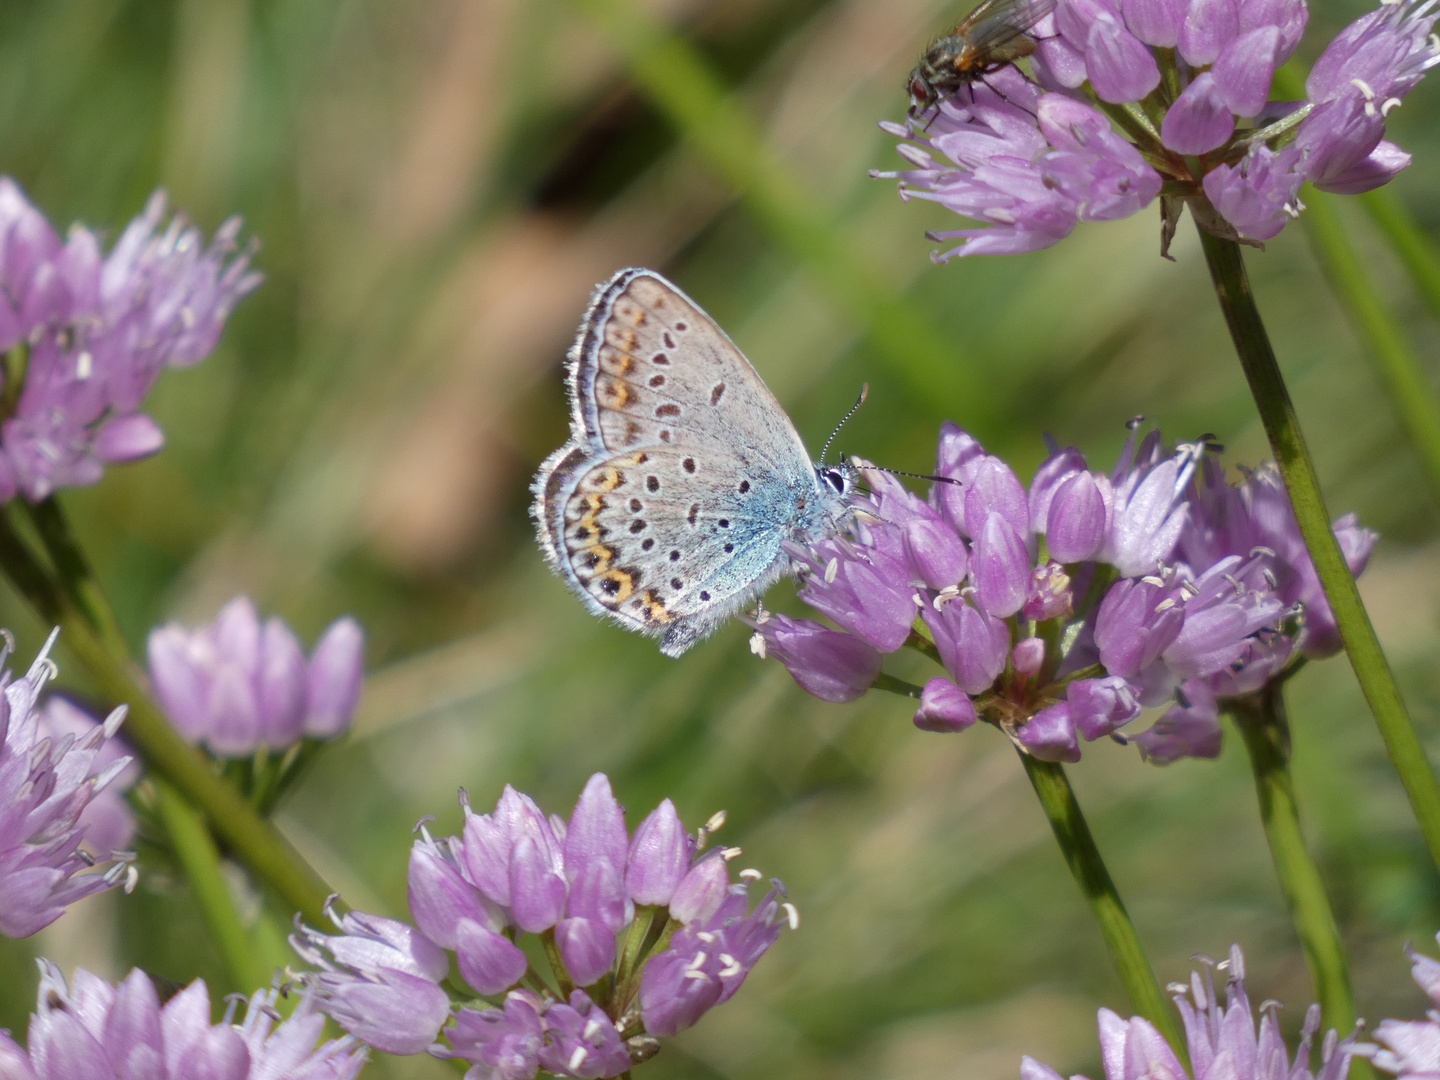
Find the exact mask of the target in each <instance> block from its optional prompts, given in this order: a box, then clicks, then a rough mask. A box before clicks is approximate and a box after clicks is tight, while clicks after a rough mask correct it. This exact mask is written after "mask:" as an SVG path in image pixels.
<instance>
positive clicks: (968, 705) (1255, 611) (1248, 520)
mask: <svg viewBox="0 0 1440 1080" xmlns="http://www.w3.org/2000/svg"><path fill="white" fill-rule="evenodd" d="M1215 449H1216V448H1215V447H1214V446H1212V445H1210V444H1209V443H1207V442H1199V443H1194V444H1188V445H1185V444H1182V445H1180V446H1178V447H1175V448H1173V449H1171V448H1168V447H1167V446H1166V445H1165V444H1164V442H1163V441H1162V440H1161V438H1160V434H1159V432H1155V431H1152V432H1150V433H1149V434H1147V435H1145V436H1144V437H1143V438H1141V437H1140V434H1139V426H1138V423H1137V424H1132V425H1131V431H1130V435H1129V437H1128V438H1127V440H1126V442H1125V446H1124V448H1123V450H1122V451H1121V454H1120V457H1119V460H1118V462H1117V464H1116V466H1115V467H1114V468H1113V469H1112V470H1111V471H1110V472H1109V473H1100V472H1095V471H1092V470H1091V469H1090V468H1089V466H1088V465H1087V464H1086V461H1085V458H1084V457H1083V456H1082V455H1081V454H1080V452H1079V451H1078V450H1076V449H1075V448H1073V447H1070V448H1065V449H1062V448H1060V447H1058V446H1054V445H1052V446H1051V454H1050V457H1049V458H1048V459H1047V460H1046V461H1045V462H1044V463H1043V464H1042V465H1041V466H1040V468H1039V470H1038V471H1037V472H1036V474H1035V477H1034V480H1033V481H1032V482H1031V484H1030V485H1029V488H1028V490H1027V488H1026V486H1025V485H1024V484H1022V483H1021V482H1020V480H1019V479H1018V478H1017V477H1016V476H1015V474H1014V473H1013V472H1012V471H1011V470H1010V468H1009V467H1008V466H1007V465H1005V464H1004V462H1002V461H1000V460H999V459H998V458H995V457H993V456H991V455H989V454H986V453H985V450H984V448H983V447H982V446H980V444H979V443H978V442H976V441H975V440H974V439H973V438H971V437H970V436H969V435H967V434H966V433H965V432H963V431H962V430H961V429H959V428H957V427H955V426H954V425H952V424H946V425H945V426H944V427H943V428H942V429H941V437H940V446H939V450H938V453H937V465H936V469H935V473H936V477H937V478H938V479H937V480H936V481H935V482H934V483H933V484H932V486H931V490H930V492H929V498H928V500H921V499H920V498H919V497H918V496H916V495H913V494H911V493H910V492H909V491H907V490H906V489H905V488H904V486H903V485H902V484H901V482H900V480H899V479H897V478H896V477H895V476H893V475H891V474H889V473H885V472H883V471H880V470H877V469H874V468H873V467H871V466H868V465H866V464H865V463H863V462H862V463H859V465H858V467H859V469H860V470H861V471H862V472H863V473H864V474H865V476H866V478H867V480H868V482H869V484H870V487H871V492H870V495H869V498H868V501H866V500H865V499H864V498H863V497H857V499H856V504H855V509H856V511H857V513H856V520H855V524H854V525H853V527H852V529H851V533H850V535H848V536H845V537H837V538H832V539H828V540H824V541H821V542H820V543H819V544H816V545H815V546H814V548H812V549H810V550H809V551H804V550H801V549H798V548H797V549H796V551H795V563H796V565H797V566H798V567H799V571H798V573H799V576H800V579H801V581H802V588H801V590H800V597H801V599H803V600H805V601H806V602H807V603H809V604H810V605H811V606H812V607H814V608H816V609H817V610H818V611H820V612H821V613H822V614H824V615H827V616H829V617H830V618H831V619H832V620H833V621H835V622H836V623H838V624H839V626H840V629H830V628H828V627H825V626H823V625H822V624H820V623H818V622H812V621H809V620H804V619H801V620H794V619H789V618H786V617H785V616H771V615H767V614H763V613H762V614H761V615H760V616H758V621H756V622H754V623H753V624H752V625H755V626H756V628H757V632H756V635H755V642H756V648H755V651H756V652H757V653H758V654H759V655H761V656H762V657H763V656H766V655H770V654H773V655H774V656H775V657H776V658H777V659H779V660H780V661H781V663H783V664H784V665H785V666H786V667H787V668H788V669H789V670H790V673H791V674H792V675H793V676H794V677H795V680H796V682H798V683H799V684H800V686H801V687H802V688H804V689H805V690H807V691H808V692H810V693H811V694H813V695H814V696H816V697H820V698H822V699H824V700H827V701H850V700H853V699H854V698H856V697H858V696H860V695H861V694H863V693H864V692H865V691H866V690H867V689H868V688H869V687H871V686H873V685H875V684H876V682H877V680H879V679H881V678H882V672H881V662H882V660H883V654H885V653H889V652H893V651H895V650H896V649H898V648H899V647H900V645H901V644H913V645H915V646H916V647H917V648H919V649H920V651H922V652H925V653H926V654H927V655H929V656H931V658H932V659H935V660H937V661H938V662H939V664H940V665H941V667H943V668H944V675H943V676H938V675H937V676H934V677H931V678H929V679H928V680H927V681H926V682H925V683H924V685H923V687H919V686H917V687H914V688H913V689H910V690H909V691H908V692H909V693H911V694H913V695H914V696H916V697H918V698H919V699H920V700H919V708H918V709H917V710H916V712H915V725H916V726H917V727H919V728H921V729H923V730H926V731H937V732H954V731H963V730H964V729H966V728H968V727H970V726H972V725H973V724H974V723H975V722H976V720H985V721H986V722H988V723H990V724H992V725H995V726H997V727H999V728H1000V729H1001V730H1003V731H1004V732H1005V733H1006V734H1007V735H1009V736H1010V737H1011V738H1012V739H1014V741H1015V743H1016V745H1017V746H1018V747H1020V748H1021V749H1022V750H1024V751H1026V752H1028V753H1031V754H1033V755H1035V756H1037V757H1041V758H1045V759H1047V760H1060V761H1073V760H1075V759H1076V758H1078V757H1079V755H1080V748H1081V745H1082V740H1083V741H1086V742H1091V741H1094V740H1097V739H1100V738H1103V737H1106V736H1114V737H1115V738H1116V739H1117V740H1119V741H1125V740H1126V739H1127V738H1130V739H1133V740H1134V741H1135V742H1136V743H1137V744H1138V746H1139V747H1140V750H1141V752H1142V753H1143V754H1144V755H1145V756H1146V757H1147V758H1148V759H1149V760H1151V761H1154V762H1157V763H1163V762H1167V761H1173V760H1175V759H1176V758H1178V757H1185V756H1194V757H1214V756H1215V755H1216V754H1218V753H1219V749H1220V726H1219V720H1220V714H1221V712H1222V711H1223V710H1224V709H1225V708H1226V705H1225V701H1226V699H1233V698H1239V697H1242V696H1244V695H1248V694H1253V693H1257V692H1259V691H1260V690H1262V689H1263V688H1264V687H1265V686H1266V684H1267V683H1269V682H1270V681H1271V680H1272V679H1274V678H1277V677H1279V676H1280V675H1282V674H1283V673H1284V672H1285V671H1286V670H1287V668H1288V666H1289V665H1290V663H1291V662H1292V659H1293V658H1294V657H1296V656H1298V655H1305V656H1311V657H1314V656H1323V655H1327V654H1328V653H1329V652H1333V651H1335V649H1336V648H1338V642H1337V641H1335V640H1334V620H1333V617H1332V616H1331V614H1330V609H1329V607H1328V606H1327V605H1326V604H1325V601H1324V594H1323V593H1322V592H1321V590H1320V585H1319V580H1318V578H1317V577H1316V574H1315V569H1314V566H1313V565H1312V564H1311V562H1310V558H1309V555H1308V553H1307V551H1306V549H1305V546H1304V543H1303V541H1302V540H1301V538H1300V533H1299V528H1298V526H1297V525H1296V523H1295V517H1294V514H1293V512H1292V511H1291V509H1290V503H1289V499H1288V497H1287V495H1286V493H1285V490H1284V488H1283V487H1282V486H1281V485H1280V483H1279V479H1278V474H1277V473H1276V472H1275V470H1274V469H1273V468H1262V469H1259V470H1256V471H1254V472H1249V473H1246V474H1244V479H1243V481H1242V482H1241V483H1240V484H1239V485H1237V486H1231V485H1230V484H1228V483H1227V482H1226V480H1225V476H1224V472H1223V470H1222V469H1221V468H1220V466H1219V465H1218V463H1217V462H1216V460H1215V458H1214V451H1215ZM917 523H923V526H924V537H925V539H924V544H923V546H924V550H925V551H926V552H928V553H929V556H927V560H917V559H914V558H910V557H908V556H907V554H906V552H907V551H912V550H914V549H915V547H916V545H915V544H914V542H913V536H914V533H915V529H916V525H917ZM1335 532H1336V537H1337V538H1338V539H1339V541H1340V543H1341V546H1342V548H1343V549H1344V550H1345V552H1346V554H1347V557H1348V558H1349V560H1350V565H1351V569H1352V571H1354V572H1356V573H1358V572H1359V571H1360V570H1361V569H1363V567H1364V565H1365V562H1366V560H1367V559H1368V558H1369V554H1370V550H1371V548H1372V547H1373V546H1374V543H1375V534H1374V533H1373V532H1370V531H1368V530H1365V529H1361V528H1359V527H1358V526H1357V525H1356V523H1355V520H1354V518H1353V517H1347V518H1342V519H1341V520H1340V521H1338V522H1336V525H1335ZM1057 558H1058V559H1060V560H1061V561H1056V560H1057ZM942 566H943V567H945V568H946V569H945V570H944V571H943V572H942V571H940V570H939V569H937V568H939V567H942ZM954 574H959V575H960V577H959V578H958V580H957V579H955V578H954V577H953V575H954ZM842 583H843V584H842ZM1077 597H1078V599H1077ZM1077 606H1078V607H1079V610H1077ZM906 617H908V618H909V620H910V621H909V622H904V621H902V619H903V618H906ZM888 685H889V686H892V687H893V686H894V682H893V681H891V682H890V683H888ZM1160 706H1167V707H1168V710H1167V711H1166V712H1165V713H1164V715H1163V716H1161V718H1160V719H1159V720H1158V721H1157V722H1156V723H1155V724H1154V726H1153V727H1151V728H1150V730H1148V731H1146V732H1145V733H1143V734H1141V735H1138V736H1133V735H1132V736H1124V735H1120V734H1119V732H1120V729H1122V728H1124V727H1125V726H1126V725H1128V724H1130V723H1132V722H1133V721H1135V720H1136V719H1137V718H1138V717H1139V716H1140V714H1141V711H1142V709H1143V708H1144V707H1160Z"/></svg>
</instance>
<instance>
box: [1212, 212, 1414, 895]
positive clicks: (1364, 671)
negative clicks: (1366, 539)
mask: <svg viewBox="0 0 1440 1080" xmlns="http://www.w3.org/2000/svg"><path fill="white" fill-rule="evenodd" d="M1200 240H1201V243H1202V245H1203V246H1204V248H1205V259H1206V262H1207V263H1208V264H1209V266H1210V276H1211V278H1212V279H1213V280H1214V282H1215V292H1216V295H1217V296H1218V297H1219V299H1220V307H1221V309H1222V310H1223V311H1224V313H1225V321H1226V323H1227V324H1228V325H1229V327H1230V337H1231V339H1232V340H1233V341H1234V343H1235V351H1236V352H1237V353H1238V354H1239V356H1240V365H1241V367H1243V368H1244V369H1245V378H1246V379H1247V380H1248V381H1249V383H1250V393H1251V394H1252V395H1253V397H1254V398H1255V405H1256V407H1257V409H1258V410H1259V412H1260V420H1261V423H1263V424H1264V426H1265V434H1266V435H1267V436H1269V438H1270V448H1271V451H1272V452H1273V453H1274V455H1275V461H1276V464H1277V465H1278V466H1279V467H1280V475H1281V476H1282V477H1283V478H1284V480H1285V487H1286V489H1287V490H1288V491H1289V493H1290V503H1291V505H1292V506H1293V507H1294V509H1295V519H1296V521H1297V522H1298V523H1299V525H1300V534H1301V536H1303V537H1304V539H1305V546H1306V547H1307V548H1308V549H1309V551H1310V558H1311V559H1312V560H1314V563H1315V571H1316V573H1317V575H1318V576H1319V578H1320V584H1321V586H1322V587H1323V588H1324V590H1325V598H1326V599H1327V600H1328V601H1329V603H1330V610H1331V611H1332V612H1333V613H1334V615H1335V623H1336V625H1337V626H1338V627H1339V630H1340V636H1341V638H1342V640H1343V641H1344V642H1345V651H1346V652H1347V653H1348V654H1349V657H1350V664H1351V666H1352V667H1353V668H1354V669H1355V677H1356V679H1358V680H1359V683H1360V689H1361V691H1362V692H1363V693H1364V694H1365V700H1366V701H1368V702H1369V704H1370V711H1371V712H1372V713H1373V714H1374V716H1375V723H1376V726H1378V727H1379V729H1380V737H1381V738H1382V739H1384V741H1385V749H1386V751H1387V752H1388V753H1389V755H1390V761H1391V762H1392V764H1394V766H1395V771H1396V772H1397V773H1398V774H1399V776H1400V782H1401V783H1402V784H1403V785H1404V786H1405V792H1406V794H1407V795H1408V796H1409V797H1410V806H1411V808H1412V810H1413V811H1414V813H1415V819H1416V821H1417V822H1418V823H1419V825H1420V831H1421V833H1422V834H1423V835H1424V837H1425V843H1426V846H1428V847H1429V849H1430V857H1431V858H1432V859H1433V860H1434V861H1435V863H1436V865H1437V866H1440V787H1437V786H1436V783H1435V774H1434V772H1432V771H1431V768H1430V763H1429V761H1428V760H1427V759H1426V757H1425V749H1424V747H1423V746H1421V744H1420V738H1419V736H1418V735H1417V734H1416V733H1415V727H1414V725H1413V724H1412V723H1411V721H1410V716H1409V714H1408V713H1407V712H1406V711H1405V703H1404V702H1403V701H1402V700H1401V698H1400V690H1399V688H1398V687H1397V686H1396V685H1395V677H1394V675H1393V674H1392V673H1391V671H1390V665H1389V664H1388V663H1387V662H1386V660H1385V654H1384V653H1383V652H1382V651H1381V649H1380V642H1379V640H1378V639H1377V638H1376V637H1375V628H1374V627H1373V626H1371V625H1370V616H1369V615H1368V614H1367V613H1366V611H1365V605H1364V604H1363V603H1361V601H1360V590H1359V589H1357V588H1356V587H1355V578H1354V577H1353V576H1352V575H1351V573H1350V568H1349V566H1347V565H1346V563H1345V557H1344V555H1343V554H1342V553H1341V551H1340V545H1339V544H1338V543H1337V542H1336V540H1335V533H1334V532H1333V530H1332V529H1331V527H1330V517H1329V514H1328V513H1327V512H1326V510H1325V503H1324V500H1323V499H1322V498H1321V495H1320V482H1319V480H1318V479H1317V478H1316V476H1315V467H1314V465H1313V464H1312V463H1311V461H1310V454H1309V452H1308V451H1307V450H1306V448H1305V439H1304V436H1303V435H1302V433H1301V431H1300V421H1299V420H1298V419H1297V417H1296V415H1295V406H1294V405H1293V404H1292V403H1291V401H1290V394H1289V392H1288V391H1287V390H1286V389H1285V381H1284V379H1283V378H1282V377H1281V375H1280V365H1279V364H1278V363H1277V362H1276V360H1275V353H1274V350H1272V349H1271V347H1270V339H1269V338H1268V337H1267V336H1266V334H1265V326H1264V324H1263V323H1262V322H1261V320H1260V312H1259V310H1258V309H1257V308H1256V306H1255V297H1254V295H1253V294H1252V293H1251V291H1250V282H1249V280H1248V279H1247V278H1246V276H1245V264H1244V262H1243V261H1242V260H1241V258H1240V247H1239V245H1238V244H1236V243H1235V242H1234V241H1231V240H1222V239H1221V238H1220V237H1218V236H1212V235H1210V234H1209V233H1207V232H1205V231H1204V230H1203V229H1202V230H1201V231H1200Z"/></svg>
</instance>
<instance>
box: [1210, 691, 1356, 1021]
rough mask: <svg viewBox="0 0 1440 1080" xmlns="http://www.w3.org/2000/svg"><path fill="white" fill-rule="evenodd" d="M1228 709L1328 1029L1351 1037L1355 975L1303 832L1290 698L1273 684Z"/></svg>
mask: <svg viewBox="0 0 1440 1080" xmlns="http://www.w3.org/2000/svg"><path fill="white" fill-rule="evenodd" d="M1227 707H1228V709H1229V711H1230V715H1231V717H1232V718H1233V719H1234V721H1235V726H1236V727H1238V728H1239V729H1240V735H1241V737H1242V738H1243V739H1244V740H1245V749H1246V750H1248V751H1249V753H1250V769H1251V771H1252V772H1253V773H1254V774H1255V794H1256V795H1257V796H1258V797H1259V800H1260V820H1261V821H1262V822H1263V823H1264V825H1265V838H1266V839H1267V840H1268V841H1269V842H1270V857H1271V858H1272V859H1273V860H1274V863H1275V876H1276V877H1277V878H1278V879H1279V880H1280V891H1281V892H1283V893H1284V894H1285V906H1286V907H1287V908H1289V910H1290V919H1291V921H1292V922H1293V923H1294V924H1295V932H1296V934H1297V935H1299V938H1300V947H1301V948H1302V949H1303V950H1304V952H1305V962H1306V963H1307V964H1308V965H1309V967H1310V981H1311V982H1312V984H1313V985H1314V987H1315V996H1316V998H1317V999H1318V1000H1319V1002H1320V1008H1321V1010H1322V1011H1323V1013H1324V1018H1325V1027H1333V1028H1335V1029H1336V1030H1337V1031H1339V1032H1341V1033H1342V1034H1348V1033H1349V1031H1350V1030H1351V1029H1352V1028H1353V1027H1354V1026H1355V1002H1354V999H1353V998H1352V996H1351V992H1350V971H1349V968H1348V967H1347V965H1346V963H1345V949H1344V946H1343V945H1342V944H1341V942H1340V931H1339V929H1338V928H1337V927H1336V925H1335V915H1334V913H1333V912H1332V911H1331V910H1330V899H1329V897H1328V896H1326V894H1325V883H1324V881H1323V880H1322V879H1321V877H1320V868H1319V867H1318V866H1316V865H1315V860H1314V859H1313V858H1312V857H1311V855H1310V851H1309V849H1308V848H1307V847H1306V846H1305V837H1304V834H1303V833H1302V832H1301V830H1300V811H1299V808H1298V807H1297V806H1296V804H1295V785H1294V782H1293V781H1292V780H1291V778H1290V726H1289V723H1288V721H1287V720H1286V717H1285V698H1284V694H1283V692H1282V690H1281V689H1280V688H1279V687H1276V686H1269V687H1266V688H1265V689H1264V690H1263V691H1261V692H1260V693H1259V694H1254V695H1251V696H1249V697H1243V698H1236V699H1233V700H1231V701H1229V702H1227Z"/></svg>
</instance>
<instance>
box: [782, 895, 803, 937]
mask: <svg viewBox="0 0 1440 1080" xmlns="http://www.w3.org/2000/svg"><path fill="white" fill-rule="evenodd" d="M780 906H781V907H782V908H784V909H785V919H786V921H787V922H789V924H790V929H791V930H798V929H800V909H799V908H797V907H796V906H795V905H794V904H792V903H790V901H788V900H787V901H785V903H783V904H781V905H780Z"/></svg>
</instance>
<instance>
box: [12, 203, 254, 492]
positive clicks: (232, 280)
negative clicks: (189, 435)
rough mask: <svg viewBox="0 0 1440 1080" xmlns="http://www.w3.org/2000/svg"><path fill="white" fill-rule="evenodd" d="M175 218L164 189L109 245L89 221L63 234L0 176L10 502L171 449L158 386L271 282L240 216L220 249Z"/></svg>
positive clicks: (224, 231) (223, 230) (222, 235)
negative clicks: (153, 391) (153, 405)
mask: <svg viewBox="0 0 1440 1080" xmlns="http://www.w3.org/2000/svg"><path fill="white" fill-rule="evenodd" d="M164 219H165V196H164V194H163V192H156V193H155V194H154V195H153V196H151V198H150V202H149V204H148V205H147V206H146V207H145V212H144V213H142V214H141V215H140V216H139V217H137V218H136V219H135V220H134V221H132V222H131V223H130V224H129V226H128V227H127V228H126V229H125V231H124V232H123V233H122V234H121V235H120V239H119V240H118V241H116V243H115V246H114V247H113V248H112V249H111V250H110V252H109V254H108V255H107V254H104V253H102V251H101V245H100V240H99V238H98V237H97V236H96V235H95V233H93V232H91V231H90V230H89V229H86V228H84V227H82V226H79V225H76V226H73V227H72V228H71V230H70V235H69V236H68V237H67V238H66V239H65V241H63V242H62V241H61V239H60V237H59V236H58V235H57V234H56V232H55V230H54V228H52V227H51V225H50V223H49V222H48V221H46V220H45V216H44V215H43V214H41V213H40V211H39V210H37V209H36V208H35V207H34V206H33V205H31V203H30V202H29V200H28V199H26V197H25V193H24V192H23V191H21V190H20V188H19V186H18V185H16V183H15V182H14V181H13V180H11V179H10V178H8V177H0V353H4V354H5V363H4V386H3V391H0V405H3V417H0V419H3V424H0V502H3V501H5V500H8V499H10V498H11V497H13V496H14V495H15V494H16V492H17V491H18V492H22V493H24V495H25V496H26V498H28V499H31V500H32V501H36V502H38V501H39V500H41V499H44V498H45V497H46V496H48V495H49V494H50V493H51V492H53V491H55V490H56V489H57V488H62V487H77V486H84V485H86V484H93V483H95V482H96V481H98V480H99V479H100V477H101V475H102V473H103V472H104V470H105V466H106V465H114V464H118V463H121V462H127V461H134V460H136V459H138V458H143V457H146V456H148V455H150V454H153V453H155V452H156V451H157V450H159V449H160V447H161V445H162V444H163V443H164V435H163V433H162V432H161V431H160V428H159V427H158V426H157V425H156V423H155V421H154V420H152V419H151V418H150V417H149V416H147V415H145V414H144V413H142V412H140V411H139V409H140V405H141V402H142V401H143V400H144V398H145V395H146V394H147V393H149V390H150V386H151V384H152V383H153V382H154V381H155V379H156V377H157V376H158V375H159V374H160V372H161V371H162V370H163V369H164V368H167V367H188V366H190V365H192V364H195V363H198V362H199V361H201V360H203V359H204V358H205V357H206V356H207V355H209V353H210V352H211V351H212V350H213V349H214V348H215V343H216V342H217V341H218V340H219V337H220V331H221V330H222V329H223V328H224V326H225V320H226V319H227V318H229V316H230V312H231V311H232V310H233V309H234V307H235V305H236V303H238V302H239V301H240V299H241V298H242V297H244V296H245V295H246V294H247V293H249V292H251V291H252V290H253V289H254V288H255V287H256V286H257V285H259V284H260V275H258V274H255V273H251V272H249V269H248V267H249V254H248V252H247V253H241V254H239V255H238V256H236V255H235V252H236V240H237V238H238V236H239V234H240V221H239V219H238V218H231V219H230V220H229V221H227V222H225V224H223V225H221V226H220V229H219V230H218V231H217V232H216V234H215V237H214V239H212V240H211V242H210V244H209V245H208V246H207V245H206V244H205V243H204V241H203V239H202V237H201V235H200V233H199V232H198V231H197V230H196V229H194V228H192V227H190V226H188V225H187V224H186V223H185V222H184V220H183V219H182V218H179V217H176V218H173V219H172V220H171V221H170V223H169V225H168V226H167V225H165V224H164ZM232 256H234V257H232Z"/></svg>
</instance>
